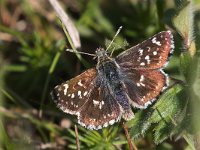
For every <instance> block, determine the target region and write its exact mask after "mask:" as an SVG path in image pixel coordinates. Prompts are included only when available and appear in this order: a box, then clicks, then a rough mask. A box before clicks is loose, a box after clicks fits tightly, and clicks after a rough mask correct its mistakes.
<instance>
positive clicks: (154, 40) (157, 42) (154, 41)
mask: <svg viewBox="0 0 200 150" xmlns="http://www.w3.org/2000/svg"><path fill="white" fill-rule="evenodd" d="M151 41H152V43H155V44H156V45H158V46H161V43H160V41H157V40H156V37H154V38H153V39H152V40H151Z"/></svg>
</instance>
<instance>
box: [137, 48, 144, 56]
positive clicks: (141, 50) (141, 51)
mask: <svg viewBox="0 0 200 150" xmlns="http://www.w3.org/2000/svg"><path fill="white" fill-rule="evenodd" d="M138 51H139V55H140V56H142V55H143V49H141V48H140V49H139V50H138Z"/></svg>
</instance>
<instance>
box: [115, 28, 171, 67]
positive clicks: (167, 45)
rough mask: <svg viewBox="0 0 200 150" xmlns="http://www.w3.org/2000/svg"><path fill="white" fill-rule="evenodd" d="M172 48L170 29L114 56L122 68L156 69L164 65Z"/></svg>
mask: <svg viewBox="0 0 200 150" xmlns="http://www.w3.org/2000/svg"><path fill="white" fill-rule="evenodd" d="M173 48H174V41H173V35H172V34H171V32H170V31H163V32H160V33H158V34H156V35H154V36H153V37H151V38H149V39H147V40H146V41H144V42H142V43H140V44H138V45H136V46H134V47H131V48H130V49H128V50H126V51H124V52H123V53H121V54H119V55H118V56H117V57H116V62H117V63H118V64H119V66H120V67H122V68H137V69H158V68H161V67H163V66H164V65H165V63H166V62H167V59H168V56H169V54H170V53H172V51H173Z"/></svg>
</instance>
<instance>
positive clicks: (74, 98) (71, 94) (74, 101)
mask: <svg viewBox="0 0 200 150" xmlns="http://www.w3.org/2000/svg"><path fill="white" fill-rule="evenodd" d="M96 74H97V71H96V69H95V68H91V69H88V70H86V71H85V72H83V73H82V74H80V75H78V76H76V77H75V78H72V79H70V80H68V81H66V82H64V83H62V84H61V85H57V86H56V87H55V88H54V90H53V91H52V92H51V96H52V98H53V100H54V102H55V103H56V104H57V106H58V107H59V108H60V109H61V110H62V111H64V112H65V113H69V114H73V115H74V114H78V113H79V110H80V108H81V107H82V106H83V105H84V104H85V103H86V101H87V100H88V99H87V96H88V93H89V91H90V88H92V86H93V85H92V83H93V80H94V79H95V78H96Z"/></svg>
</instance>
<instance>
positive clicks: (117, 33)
mask: <svg viewBox="0 0 200 150" xmlns="http://www.w3.org/2000/svg"><path fill="white" fill-rule="evenodd" d="M121 29H122V26H120V27H119V29H118V30H117V32H116V33H115V36H114V37H113V39H112V41H111V42H110V44H109V45H108V47H107V48H106V51H107V50H108V49H109V48H110V46H111V45H112V43H113V41H114V40H115V38H116V37H117V35H118V34H119V32H120V31H121ZM113 51H114V49H113V50H112V52H111V56H112V53H113Z"/></svg>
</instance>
